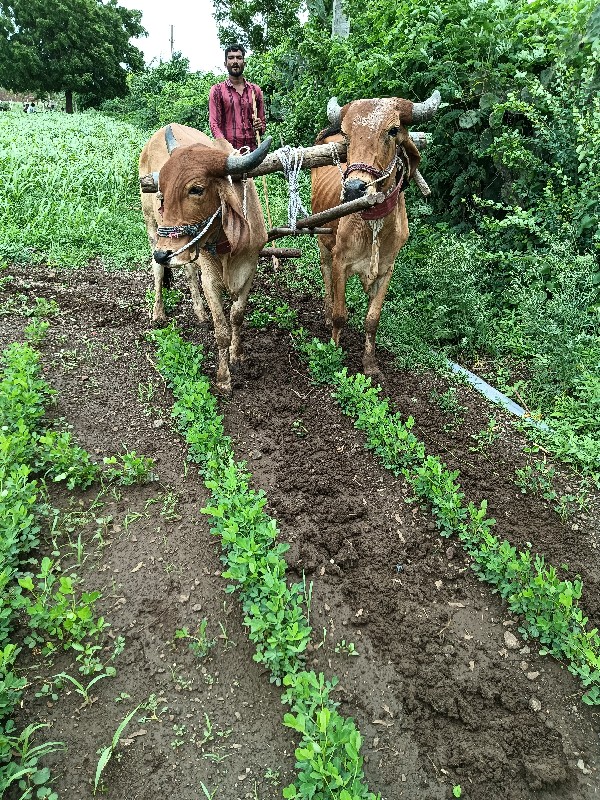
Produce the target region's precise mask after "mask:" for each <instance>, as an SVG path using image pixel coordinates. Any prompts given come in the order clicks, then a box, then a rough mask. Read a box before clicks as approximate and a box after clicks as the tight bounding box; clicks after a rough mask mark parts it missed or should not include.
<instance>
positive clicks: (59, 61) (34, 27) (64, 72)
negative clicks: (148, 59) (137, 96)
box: [0, 0, 147, 111]
mask: <svg viewBox="0 0 600 800" xmlns="http://www.w3.org/2000/svg"><path fill="white" fill-rule="evenodd" d="M141 18H142V13H141V11H135V10H129V9H126V8H122V7H121V6H119V5H117V2H116V0H108V2H103V0H0V38H1V39H3V40H4V42H3V44H2V47H1V48H0V85H1V86H4V87H5V88H6V89H11V90H13V91H17V92H22V91H30V92H37V93H38V94H40V95H46V94H49V93H53V92H65V95H66V102H67V111H69V110H71V109H70V108H69V106H72V95H73V93H77V95H78V96H79V99H80V103H81V105H82V106H83V107H94V106H97V105H99V104H100V103H101V102H102V101H103V100H106V99H109V98H113V97H122V96H124V95H125V94H126V93H127V81H126V76H127V72H128V71H131V70H138V69H143V67H144V58H143V55H142V53H141V51H140V50H139V49H138V48H137V47H135V46H134V45H132V44H130V42H129V40H130V39H131V38H132V37H138V36H146V35H147V32H146V30H145V29H144V28H143V27H142V25H141Z"/></svg>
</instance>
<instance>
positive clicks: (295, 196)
mask: <svg viewBox="0 0 600 800" xmlns="http://www.w3.org/2000/svg"><path fill="white" fill-rule="evenodd" d="M277 155H278V157H279V161H280V162H281V166H282V167H283V174H284V175H285V179H286V180H287V182H288V193H289V198H288V227H289V228H291V229H292V230H293V231H295V230H296V220H297V219H298V214H299V212H302V213H303V214H304V216H305V217H308V216H309V214H308V211H307V210H306V209H305V208H304V206H303V205H302V200H301V199H300V187H299V184H298V176H299V175H300V170H301V169H302V160H303V159H304V150H303V149H302V148H301V147H290V146H289V145H287V144H286V145H284V146H283V147H280V148H279V150H277Z"/></svg>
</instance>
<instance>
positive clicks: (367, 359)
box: [362, 265, 393, 381]
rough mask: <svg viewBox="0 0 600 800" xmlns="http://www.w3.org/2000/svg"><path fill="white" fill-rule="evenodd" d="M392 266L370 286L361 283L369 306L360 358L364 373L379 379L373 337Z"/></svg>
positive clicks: (380, 375) (379, 372)
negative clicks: (361, 356) (363, 345)
mask: <svg viewBox="0 0 600 800" xmlns="http://www.w3.org/2000/svg"><path fill="white" fill-rule="evenodd" d="M392 268H393V265H392V266H391V267H390V268H389V269H388V271H387V272H386V273H385V274H384V275H381V276H380V277H378V278H377V279H376V280H375V281H373V283H372V284H371V285H370V286H368V287H367V286H366V285H365V283H363V288H364V290H365V292H366V293H367V295H368V296H369V307H368V309H367V315H366V317H365V351H364V353H363V359H362V361H363V369H364V372H365V375H370V376H371V377H373V378H376V379H377V380H379V381H381V380H382V379H383V376H382V374H381V371H380V369H379V365H378V364H377V360H376V358H375V337H376V336H377V328H378V327H379V319H380V317H381V308H382V306H383V301H384V300H385V296H386V294H387V290H388V286H389V285H390V279H391V277H392Z"/></svg>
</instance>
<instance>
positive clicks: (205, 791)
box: [200, 781, 219, 800]
mask: <svg viewBox="0 0 600 800" xmlns="http://www.w3.org/2000/svg"><path fill="white" fill-rule="evenodd" d="M200 787H201V789H202V793H203V794H204V797H206V800H213V798H214V797H215V795H216V794H217V791H218V789H219V787H218V786H217V788H216V789H215V790H214V792H211V791H210V790H209V789H207V788H206V786H205V785H204V784H203V783H202V781H200Z"/></svg>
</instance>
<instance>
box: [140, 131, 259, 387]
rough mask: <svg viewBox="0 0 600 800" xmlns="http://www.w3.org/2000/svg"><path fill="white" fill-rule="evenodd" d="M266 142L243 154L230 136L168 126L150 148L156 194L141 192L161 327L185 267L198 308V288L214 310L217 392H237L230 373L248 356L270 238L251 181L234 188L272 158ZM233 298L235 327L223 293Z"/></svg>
mask: <svg viewBox="0 0 600 800" xmlns="http://www.w3.org/2000/svg"><path fill="white" fill-rule="evenodd" d="M270 143H271V138H270V137H267V138H266V139H265V141H264V142H263V143H262V144H261V146H260V147H259V148H258V149H257V150H255V151H254V152H252V153H248V154H246V155H243V156H242V155H239V154H238V153H237V152H234V151H233V148H232V147H231V145H230V144H229V143H228V142H226V141H225V140H224V139H219V140H215V141H213V140H212V139H209V137H208V136H206V135H205V134H204V133H201V132H200V131H197V130H194V129H193V128H188V127H187V126H185V125H176V124H172V125H167V126H166V128H161V130H159V131H157V132H156V133H155V134H154V135H153V136H152V138H151V139H150V140H149V141H148V142H147V143H146V145H145V146H144V149H143V150H142V153H141V155H140V161H139V171H140V178H142V177H144V176H147V175H148V174H150V173H154V174H155V175H156V176H157V183H158V192H156V193H154V194H148V193H144V192H142V210H143V212H144V219H145V221H146V229H147V231H148V239H149V240H150V247H151V249H152V251H153V253H152V254H153V271H154V297H155V300H154V308H153V310H152V319H153V321H154V322H155V323H158V324H162V323H164V322H166V315H165V309H164V304H163V298H162V289H163V286H168V285H169V282H170V276H171V268H172V267H185V270H186V272H187V275H188V280H189V284H190V289H191V294H192V303H193V306H194V311H195V313H196V316H197V317H198V319H199V320H200V322H205V321H206V311H205V308H204V302H203V300H202V293H201V291H200V287H199V283H198V267H200V277H201V281H202V289H203V291H204V296H205V298H206V302H207V303H208V306H209V308H210V311H211V315H212V319H213V324H214V330H215V339H216V341H217V347H218V350H219V362H218V367H217V389H218V390H219V391H221V392H223V393H226V394H228V393H230V392H231V372H230V365H231V368H232V369H233V368H234V367H235V366H237V365H238V364H239V362H240V360H241V358H242V345H241V338H240V328H241V325H242V322H243V320H244V312H245V309H246V302H247V300H248V295H249V293H250V288H251V286H252V281H253V279H254V275H255V273H256V265H257V262H258V254H259V251H260V250H261V249H262V248H263V246H264V244H265V242H266V241H267V231H266V228H265V221H264V218H263V213H262V209H261V205H260V200H259V198H258V194H257V192H256V188H255V186H254V183H253V182H252V180H248V181H247V182H240V183H238V184H233V182H232V180H231V176H232V175H243V174H245V173H247V172H248V171H249V170H251V169H254V168H255V167H257V166H258V165H259V164H260V163H261V161H262V160H263V159H264V157H265V156H266V154H267V152H268V150H269V146H270ZM223 290H225V291H227V293H228V294H229V296H230V297H231V311H230V314H229V322H228V320H227V317H226V315H225V312H224V310H223V301H222V292H223Z"/></svg>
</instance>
